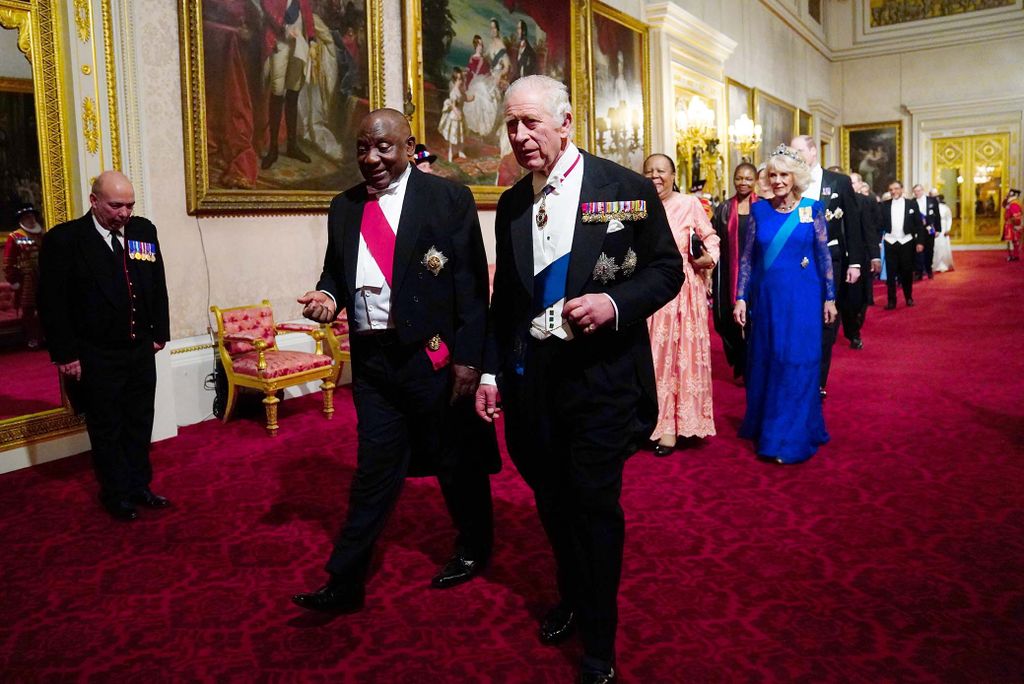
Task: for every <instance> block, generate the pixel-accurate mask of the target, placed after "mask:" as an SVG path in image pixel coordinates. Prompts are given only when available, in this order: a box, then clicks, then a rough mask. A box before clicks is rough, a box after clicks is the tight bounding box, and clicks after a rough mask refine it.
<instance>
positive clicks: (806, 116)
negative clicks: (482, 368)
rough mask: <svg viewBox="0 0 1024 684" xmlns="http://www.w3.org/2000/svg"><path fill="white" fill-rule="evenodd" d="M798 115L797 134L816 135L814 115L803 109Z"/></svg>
mask: <svg viewBox="0 0 1024 684" xmlns="http://www.w3.org/2000/svg"><path fill="white" fill-rule="evenodd" d="M797 117H798V121H799V123H798V124H797V135H814V117H813V116H811V113H810V112H805V111H804V110H802V109H801V110H799V113H798V114H797Z"/></svg>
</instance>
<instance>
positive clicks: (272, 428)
mask: <svg viewBox="0 0 1024 684" xmlns="http://www.w3.org/2000/svg"><path fill="white" fill-rule="evenodd" d="M280 401H281V400H280V399H278V398H277V392H276V391H274V392H267V396H265V397H263V407H264V408H265V409H266V412H267V432H269V433H270V436H271V437H274V436H275V435H277V405H278V403H279V402H280Z"/></svg>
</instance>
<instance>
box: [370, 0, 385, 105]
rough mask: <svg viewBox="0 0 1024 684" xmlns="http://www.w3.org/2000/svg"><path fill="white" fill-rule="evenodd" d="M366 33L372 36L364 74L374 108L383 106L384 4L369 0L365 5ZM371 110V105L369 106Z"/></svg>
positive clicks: (381, 1) (379, 1) (380, 0)
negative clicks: (368, 82)
mask: <svg viewBox="0 0 1024 684" xmlns="http://www.w3.org/2000/svg"><path fill="white" fill-rule="evenodd" d="M366 4H367V9H368V10H370V11H369V12H367V16H366V23H367V26H366V33H367V35H368V36H373V39H372V40H370V49H369V50H367V52H368V53H369V57H370V59H369V63H368V64H367V65H366V66H367V70H366V73H367V75H368V77H369V79H370V89H369V90H370V92H369V96H370V102H371V103H374V104H375V105H376V107H383V106H385V105H384V103H385V100H384V73H385V72H384V2H383V0H369V1H368V2H367V3H366ZM371 109H373V105H371Z"/></svg>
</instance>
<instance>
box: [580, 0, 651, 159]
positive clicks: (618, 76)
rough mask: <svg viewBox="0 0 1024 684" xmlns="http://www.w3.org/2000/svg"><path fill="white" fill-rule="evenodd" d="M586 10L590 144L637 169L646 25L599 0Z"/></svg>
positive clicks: (647, 115)
mask: <svg viewBox="0 0 1024 684" xmlns="http://www.w3.org/2000/svg"><path fill="white" fill-rule="evenodd" d="M591 15H592V17H593V20H592V21H591V32H590V59H591V74H592V77H591V102H592V103H593V109H592V110H591V123H592V125H591V127H590V149H592V150H594V153H595V154H597V155H599V156H602V157H605V158H606V159H610V160H612V161H614V162H616V163H618V164H621V165H622V166H625V167H626V168H628V169H633V170H634V171H636V172H638V173H639V172H640V171H641V167H642V165H643V161H644V159H646V158H647V155H648V154H650V151H651V87H650V82H649V74H650V63H649V57H648V48H647V25H646V24H644V23H643V22H640V21H637V20H636V19H634V18H633V17H631V16H629V15H628V14H624V13H623V12H620V11H618V10H616V9H614V8H612V7H609V6H607V5H604V4H602V3H600V2H595V3H594V5H593V11H592V12H591Z"/></svg>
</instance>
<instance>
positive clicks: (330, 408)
mask: <svg viewBox="0 0 1024 684" xmlns="http://www.w3.org/2000/svg"><path fill="white" fill-rule="evenodd" d="M320 391H321V392H323V395H324V416H326V417H327V420H330V419H331V418H334V382H333V381H332V380H330V379H329V378H328V379H325V380H324V381H323V383H322V384H321V385H320Z"/></svg>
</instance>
